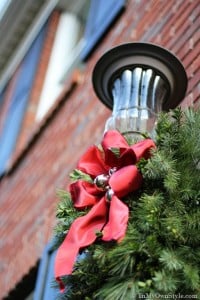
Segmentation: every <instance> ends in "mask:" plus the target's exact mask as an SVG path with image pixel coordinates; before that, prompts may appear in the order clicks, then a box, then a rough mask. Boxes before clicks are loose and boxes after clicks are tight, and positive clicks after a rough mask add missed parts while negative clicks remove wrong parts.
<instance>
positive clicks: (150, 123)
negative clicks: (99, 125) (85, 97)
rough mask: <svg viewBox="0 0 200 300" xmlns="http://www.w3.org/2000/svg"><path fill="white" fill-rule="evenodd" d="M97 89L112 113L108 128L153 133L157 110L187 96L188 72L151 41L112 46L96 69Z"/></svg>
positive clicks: (94, 79)
mask: <svg viewBox="0 0 200 300" xmlns="http://www.w3.org/2000/svg"><path fill="white" fill-rule="evenodd" d="M92 80H93V86H94V90H95V92H96V94H97V96H98V98H99V99H100V101H101V102H103V103H104V104H105V105H106V106H107V107H108V108H110V109H112V115H111V117H110V118H109V119H108V120H107V122H106V126H105V131H107V130H109V129H117V130H119V131H120V132H122V133H124V134H126V133H129V132H131V133H133V134H135V135H137V134H138V133H141V132H145V131H146V132H149V133H151V132H152V130H153V129H154V126H155V122H156V118H157V114H158V113H159V112H161V111H169V109H173V108H175V107H176V106H177V105H178V104H179V103H180V102H181V100H182V99H183V98H184V96H185V93H186V89H187V75H186V72H185V69H184V67H183V65H182V64H181V62H180V61H179V60H178V59H177V57H175V56H174V55H173V54H172V53H171V52H169V51H167V50H166V49H164V48H162V47H160V46H157V45H154V44H150V43H128V44H122V45H119V46H117V47H115V48H112V49H111V50H109V51H108V52H106V53H105V54H104V55H103V56H102V57H101V58H100V59H99V61H98V62H97V64H96V66H95V68H94V71H93V76H92Z"/></svg>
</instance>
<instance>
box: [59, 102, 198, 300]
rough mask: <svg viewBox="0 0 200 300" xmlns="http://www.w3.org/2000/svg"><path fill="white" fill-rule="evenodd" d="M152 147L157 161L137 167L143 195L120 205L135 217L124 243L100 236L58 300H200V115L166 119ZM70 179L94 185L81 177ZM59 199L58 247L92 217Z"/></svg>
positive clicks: (167, 116) (65, 197)
mask: <svg viewBox="0 0 200 300" xmlns="http://www.w3.org/2000/svg"><path fill="white" fill-rule="evenodd" d="M155 140H156V146H157V148H156V150H154V151H153V155H152V157H151V158H150V159H148V160H147V161H145V160H144V159H142V160H141V161H140V162H139V168H140V170H141V172H142V175H143V178H144V182H143V186H142V188H141V189H140V190H139V191H137V192H136V193H133V194H129V195H128V196H127V197H125V198H124V199H123V201H124V202H126V203H127V204H128V206H129V210H130V216H129V224H128V229H127V232H126V236H125V238H124V239H123V240H122V241H121V242H120V243H114V242H109V243H108V242H101V241H100V240H98V236H97V241H96V243H95V244H93V245H91V246H89V247H88V248H87V249H85V250H83V254H82V256H81V257H80V258H78V259H77V262H76V266H75V270H74V272H73V274H72V275H70V276H67V277H66V278H65V283H66V287H67V288H66V291H65V292H64V293H63V294H60V296H59V299H60V300H61V299H62V300H64V299H74V300H75V299H76V300H79V299H80V300H84V299H85V300H90V299H98V300H123V299H124V300H129V299H130V300H134V299H142V298H143V299H157V298H158V297H160V298H161V297H162V295H163V297H165V298H167V297H168V298H169V297H170V295H171V298H172V297H173V295H179V297H182V298H184V296H186V295H190V298H196V299H200V234H199V230H200V209H199V205H200V111H197V112H195V111H194V110H192V109H187V110H186V111H184V112H183V111H182V110H181V109H179V108H178V109H175V110H172V111H171V112H170V113H161V114H160V116H159V119H158V123H157V126H156V138H155ZM86 176H88V175H86ZM72 178H73V179H74V180H77V179H80V178H84V179H85V180H90V178H87V177H85V174H83V173H81V172H78V171H77V170H75V171H74V173H73V175H72ZM59 197H60V198H61V200H60V203H59V205H58V210H57V217H58V220H59V222H58V225H57V227H56V228H55V232H56V238H57V241H58V244H57V246H58V245H59V244H60V243H61V242H62V240H63V239H64V237H65V235H66V232H67V230H68V229H69V227H70V225H71V223H72V222H73V221H74V219H76V218H77V217H78V216H80V215H83V214H86V213H87V211H82V212H80V211H77V210H76V209H74V207H73V204H72V201H71V199H70V194H68V193H67V192H63V191H62V192H60V193H59ZM57 246H56V247H57Z"/></svg>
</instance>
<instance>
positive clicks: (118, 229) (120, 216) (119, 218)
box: [102, 196, 129, 241]
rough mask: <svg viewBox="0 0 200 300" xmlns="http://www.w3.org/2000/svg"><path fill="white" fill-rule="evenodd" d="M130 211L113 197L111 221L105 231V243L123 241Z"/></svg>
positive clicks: (110, 213)
mask: <svg viewBox="0 0 200 300" xmlns="http://www.w3.org/2000/svg"><path fill="white" fill-rule="evenodd" d="M128 217H129V209H128V207H127V205H125V204H124V203H123V202H122V201H121V200H120V199H119V198H117V197H116V196H113V197H112V200H111V203H110V210H109V220H108V222H107V223H106V225H105V227H104V229H103V237H102V240H103V241H111V240H116V241H121V240H122V239H123V238H124V236H125V234H126V229H127V224H128Z"/></svg>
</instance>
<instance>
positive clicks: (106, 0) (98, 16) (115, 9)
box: [81, 0, 126, 60]
mask: <svg viewBox="0 0 200 300" xmlns="http://www.w3.org/2000/svg"><path fill="white" fill-rule="evenodd" d="M125 2H126V0H91V4H90V10H89V14H88V20H87V23H86V28H85V33H84V39H85V42H86V45H85V47H84V49H83V51H82V53H81V58H82V59H83V60H84V59H85V58H87V56H88V55H89V54H90V52H91V51H92V50H93V48H94V47H95V45H96V44H97V42H98V41H99V39H100V38H101V37H102V36H103V34H104V33H105V32H106V30H107V29H108V27H109V26H110V25H111V23H112V22H113V21H114V19H115V18H116V17H117V15H118V14H119V13H120V11H121V10H122V8H123V7H124V6H125Z"/></svg>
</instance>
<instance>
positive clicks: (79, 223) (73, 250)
mask: <svg viewBox="0 0 200 300" xmlns="http://www.w3.org/2000/svg"><path fill="white" fill-rule="evenodd" d="M107 211H108V206H107V203H106V200H105V198H104V197H103V198H102V199H101V200H100V201H99V202H98V203H97V204H95V205H94V206H93V207H92V209H91V210H90V211H89V213H88V214H87V215H85V216H83V217H79V218H77V219H76V220H75V221H74V222H73V223H72V225H71V227H70V229H69V231H68V234H67V236H66V237H65V239H64V241H63V243H62V244H61V246H60V247H59V249H58V252H57V255H56V259H55V277H56V280H57V282H58V283H59V285H60V290H61V291H63V290H64V284H63V282H62V279H61V277H62V276H66V275H70V274H71V273H72V271H73V266H74V263H75V261H76V257H77V255H78V253H79V250H80V249H81V248H83V247H86V246H89V245H91V244H92V243H93V242H94V241H95V240H96V238H97V235H96V232H97V231H100V230H101V229H102V228H103V226H104V225H105V223H106V218H107Z"/></svg>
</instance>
